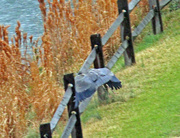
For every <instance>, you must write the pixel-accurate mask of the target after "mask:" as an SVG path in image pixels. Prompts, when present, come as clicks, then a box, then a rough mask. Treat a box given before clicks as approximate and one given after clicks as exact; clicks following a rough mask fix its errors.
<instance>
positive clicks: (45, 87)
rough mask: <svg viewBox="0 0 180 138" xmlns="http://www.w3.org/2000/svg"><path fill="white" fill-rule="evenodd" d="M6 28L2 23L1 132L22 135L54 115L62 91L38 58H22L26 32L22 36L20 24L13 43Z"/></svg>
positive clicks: (3, 135)
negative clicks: (43, 68)
mask: <svg viewBox="0 0 180 138" xmlns="http://www.w3.org/2000/svg"><path fill="white" fill-rule="evenodd" d="M7 28H8V26H5V27H4V26H0V100H1V104H0V110H1V115H0V122H1V123H0V134H1V136H2V137H22V136H23V135H24V133H25V132H26V130H27V128H28V127H30V126H31V127H35V128H37V127H39V124H40V123H41V122H43V120H47V119H48V118H50V117H51V116H52V115H53V113H54V111H55V109H56V108H57V106H58V103H59V101H60V100H61V92H63V91H62V89H61V88H60V87H59V86H58V85H57V83H56V80H55V79H54V78H53V76H52V73H51V71H49V72H50V73H48V71H45V70H42V71H41V72H40V71H39V66H38V58H35V59H36V60H32V59H31V58H30V56H28V55H27V54H26V56H25V57H26V58H25V57H23V58H22V56H21V51H20V50H19V47H20V46H21V45H22V42H21V41H23V42H24V43H25V42H26V41H27V35H26V34H24V35H23V36H21V31H20V30H19V28H20V23H19V22H18V25H17V27H16V35H15V36H14V39H13V38H12V39H11V41H12V44H9V39H8V32H7ZM31 39H32V37H30V41H31ZM25 53H26V52H25ZM36 56H37V55H36ZM22 61H23V63H22ZM29 113H31V114H32V113H33V114H34V116H33V117H32V116H30V114H29ZM31 119H32V120H31Z"/></svg>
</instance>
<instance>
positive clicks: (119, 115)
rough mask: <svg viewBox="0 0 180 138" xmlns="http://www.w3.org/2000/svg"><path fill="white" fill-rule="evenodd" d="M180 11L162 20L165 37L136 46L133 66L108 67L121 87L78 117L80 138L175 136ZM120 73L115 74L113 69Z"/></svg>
mask: <svg viewBox="0 0 180 138" xmlns="http://www.w3.org/2000/svg"><path fill="white" fill-rule="evenodd" d="M179 14H180V10H177V11H174V12H171V13H169V14H166V15H163V22H164V33H162V34H159V35H156V36H154V35H152V34H150V35H147V36H145V37H144V39H143V41H142V43H138V42H137V43H135V51H136V65H134V66H132V67H128V68H122V62H123V60H122V59H120V60H119V62H120V63H119V64H116V66H115V67H114V68H113V71H116V76H117V77H118V78H119V79H120V80H121V81H122V85H123V88H122V89H121V90H119V91H117V92H116V91H115V94H110V99H113V100H112V101H111V102H112V103H111V104H106V105H101V106H97V105H98V102H97V98H96V97H95V98H94V101H95V102H94V103H92V104H90V105H89V107H88V109H87V110H86V111H85V112H84V113H83V115H82V121H83V122H84V123H83V134H84V137H85V138H105V137H109V138H121V137H122V138H124V137H130V138H131V137H137V138H141V137H143V138H144V137H145V138H146V137H149V138H151V137H153V138H154V137H178V136H179V137H180V25H179V20H180V16H177V15H179ZM119 68H121V70H120V71H118V69H119Z"/></svg>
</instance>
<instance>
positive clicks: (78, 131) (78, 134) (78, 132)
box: [63, 73, 83, 138]
mask: <svg viewBox="0 0 180 138" xmlns="http://www.w3.org/2000/svg"><path fill="white" fill-rule="evenodd" d="M63 79H64V88H65V91H66V90H67V88H68V85H71V84H72V85H73V87H72V92H73V94H72V96H71V98H70V100H69V103H68V105H67V106H68V114H69V118H70V116H71V114H72V111H75V112H76V118H77V122H76V124H75V126H74V129H73V130H72V133H71V136H72V138H82V137H83V134H82V128H81V119H80V114H79V108H76V109H74V106H75V102H74V100H75V81H74V75H73V73H71V74H67V75H64V78H63Z"/></svg>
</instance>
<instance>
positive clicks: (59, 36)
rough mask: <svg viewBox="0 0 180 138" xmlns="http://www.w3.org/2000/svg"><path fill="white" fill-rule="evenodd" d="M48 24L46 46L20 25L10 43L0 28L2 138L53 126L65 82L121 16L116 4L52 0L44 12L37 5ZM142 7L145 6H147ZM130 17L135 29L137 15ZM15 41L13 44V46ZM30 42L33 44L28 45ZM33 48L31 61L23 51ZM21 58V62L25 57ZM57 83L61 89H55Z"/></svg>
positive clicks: (109, 50) (113, 44)
mask: <svg viewBox="0 0 180 138" xmlns="http://www.w3.org/2000/svg"><path fill="white" fill-rule="evenodd" d="M38 1H39V3H40V5H39V6H40V9H41V11H42V15H43V19H44V30H45V31H44V34H43V36H42V45H41V47H39V46H38V43H37V42H38V40H37V41H33V37H32V36H30V37H29V38H28V36H27V34H22V33H21V30H20V26H21V24H20V22H17V27H16V28H15V33H16V35H14V37H13V38H11V39H10V38H8V31H7V28H8V27H9V26H0V101H1V104H0V111H1V115H0V135H1V136H2V137H23V136H24V134H26V132H27V128H28V127H31V128H35V129H36V130H37V131H38V127H39V124H40V123H42V122H45V121H48V122H49V121H50V119H51V117H52V115H53V113H54V111H55V109H56V108H57V106H58V104H59V102H60V100H61V95H62V94H63V93H64V92H63V90H62V88H61V87H59V84H62V83H61V80H62V76H63V74H65V73H68V72H70V73H71V72H76V71H77V70H78V69H79V67H80V65H82V63H83V62H84V60H85V58H86V57H87V56H88V54H89V53H90V50H91V47H90V35H91V34H94V33H100V34H101V36H103V35H104V34H105V33H106V31H107V30H108V28H109V27H110V26H111V24H112V23H113V21H114V20H115V19H116V17H117V15H118V10H117V4H116V0H107V1H104V0H98V1H97V3H96V4H92V3H93V1H92V0H86V1H85V0H84V1H83V0H79V2H78V3H76V1H75V0H73V5H74V9H72V8H71V5H70V2H67V3H65V1H64V0H60V1H57V0H53V2H50V0H48V3H49V9H48V11H46V7H45V2H44V0H38ZM146 2H147V1H146V0H144V2H143V1H142V3H141V4H139V7H142V8H137V11H134V13H135V14H136V13H138V14H142V16H143V15H144V11H146V10H147V9H146V8H144V5H146V4H147V3H146ZM143 4H144V5H143ZM135 14H132V15H131V18H132V19H133V21H132V24H134V23H135V22H138V21H139V20H138V19H139V15H138V16H137V15H135ZM119 32H120V30H119V29H118V30H117V31H116V32H115V33H114V34H113V36H112V37H111V39H110V40H109V41H108V43H107V44H106V46H105V47H104V53H105V54H104V55H105V58H106V59H109V58H110V57H111V55H112V54H113V53H114V52H115V50H116V49H117V48H118V46H119V45H120V43H121V42H120V35H119V34H120V33H119ZM9 41H11V43H9ZM28 42H29V43H30V44H28ZM22 45H23V46H24V47H26V49H27V48H28V47H29V45H33V58H32V57H31V56H29V55H28V54H27V52H26V50H25V51H24V53H22V52H21V51H20V50H19V49H20V47H21V46H22ZM22 55H23V56H22ZM57 82H58V83H57Z"/></svg>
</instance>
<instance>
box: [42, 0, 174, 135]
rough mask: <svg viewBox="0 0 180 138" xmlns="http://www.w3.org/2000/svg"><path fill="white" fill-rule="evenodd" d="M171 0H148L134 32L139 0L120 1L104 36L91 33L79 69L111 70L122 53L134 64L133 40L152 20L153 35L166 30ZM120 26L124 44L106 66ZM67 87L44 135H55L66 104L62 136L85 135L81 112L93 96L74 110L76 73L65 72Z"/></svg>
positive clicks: (44, 125)
mask: <svg viewBox="0 0 180 138" xmlns="http://www.w3.org/2000/svg"><path fill="white" fill-rule="evenodd" d="M171 1H172V0H161V1H159V0H149V7H150V11H149V12H148V13H147V15H146V16H145V17H144V19H143V20H142V21H141V22H140V24H139V25H138V26H137V27H136V28H135V29H134V30H133V32H131V25H130V18H129V13H130V12H131V11H132V10H133V9H134V8H135V7H136V5H137V4H138V3H139V2H140V0H132V1H131V2H130V3H129V4H128V2H127V0H117V4H118V11H119V15H118V17H117V19H116V20H115V21H114V23H113V24H112V25H111V27H110V28H109V30H108V31H107V32H106V34H105V35H104V36H103V37H102V38H101V36H100V34H93V35H91V37H90V39H91V47H92V51H91V53H90V54H89V56H88V57H87V59H86V60H85V62H84V64H83V66H82V67H81V69H80V70H79V72H81V73H85V72H86V71H87V70H88V69H89V68H90V66H91V65H92V64H93V63H94V67H95V68H102V67H106V68H108V69H111V68H112V67H113V66H114V64H115V63H116V62H117V60H118V59H119V58H120V56H122V55H123V53H124V59H125V65H126V66H129V65H133V64H134V63H135V62H136V61H135V54H134V49H133V41H134V40H135V39H136V37H137V36H138V35H139V34H140V33H141V32H142V30H143V29H144V28H145V27H146V26H147V24H148V23H149V22H150V21H151V22H152V30H153V33H154V34H157V33H161V32H163V23H162V18H161V9H163V8H164V7H165V6H166V5H167V4H169V2H171ZM119 26H120V28H121V29H120V30H121V32H120V34H121V40H122V44H121V45H120V47H119V49H118V50H117V51H116V53H115V54H114V55H113V57H112V58H111V59H110V61H109V62H108V63H107V65H106V66H105V65H104V59H103V52H102V48H103V46H104V45H105V44H106V43H107V41H108V40H109V38H110V37H111V36H112V34H113V33H114V32H115V30H116V29H117V28H118V27H119ZM64 87H65V94H64V96H63V99H62V101H61V102H60V104H59V106H58V108H57V110H56V112H55V114H54V116H53V118H52V120H51V122H50V123H46V124H41V125H40V135H41V138H52V133H53V132H54V130H55V128H56V126H57V124H58V122H59V120H60V118H61V116H62V113H63V111H64V109H65V108H66V106H67V107H68V114H69V120H68V122H67V125H66V127H65V129H64V131H63V133H62V135H61V138H68V137H69V136H70V134H71V136H72V138H82V137H83V134H82V128H81V121H80V115H81V114H82V113H83V112H84V110H85V108H86V107H87V105H88V104H89V102H90V100H91V98H92V97H90V98H88V99H86V100H85V101H83V102H82V103H81V104H80V105H79V107H78V108H77V109H74V102H73V101H74V96H75V83H74V77H73V73H72V74H67V75H64ZM98 96H100V98H102V99H103V94H102V91H99V92H98Z"/></svg>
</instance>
